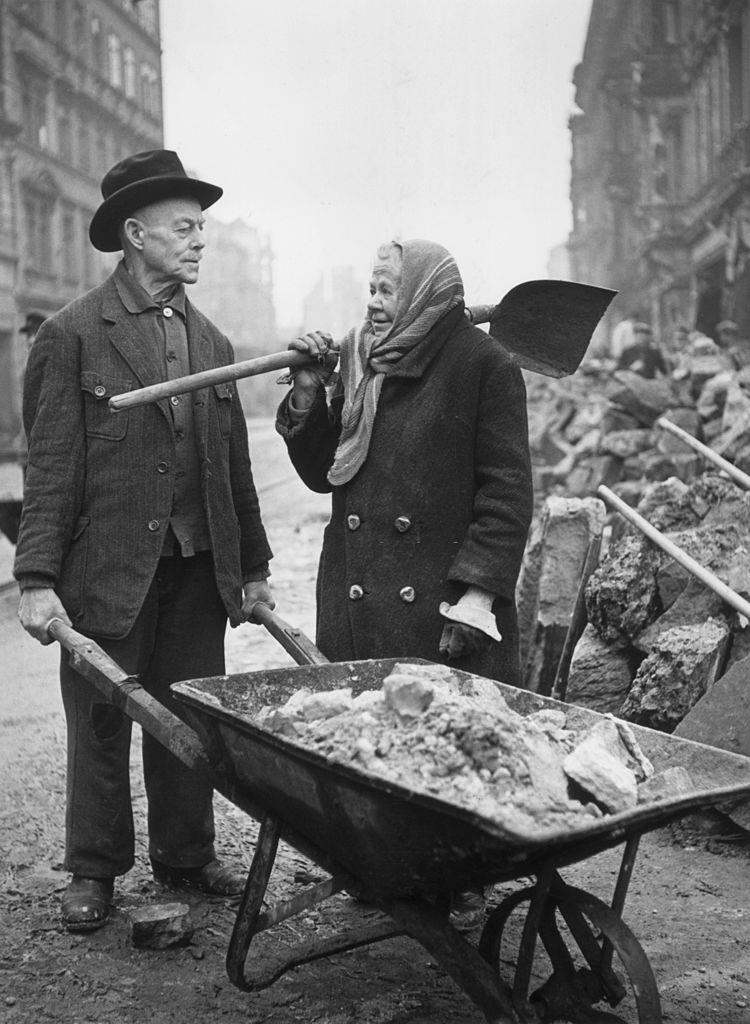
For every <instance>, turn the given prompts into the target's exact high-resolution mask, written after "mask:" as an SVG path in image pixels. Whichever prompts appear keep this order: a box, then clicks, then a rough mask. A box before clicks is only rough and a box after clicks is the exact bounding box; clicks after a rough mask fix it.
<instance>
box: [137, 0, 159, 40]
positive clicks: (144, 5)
mask: <svg viewBox="0 0 750 1024" xmlns="http://www.w3.org/2000/svg"><path fill="white" fill-rule="evenodd" d="M136 12H137V14H138V22H139V24H140V26H141V28H144V29H145V30H146V31H147V32H148V33H149V35H152V36H155V35H156V5H155V4H154V0H137V3H136Z"/></svg>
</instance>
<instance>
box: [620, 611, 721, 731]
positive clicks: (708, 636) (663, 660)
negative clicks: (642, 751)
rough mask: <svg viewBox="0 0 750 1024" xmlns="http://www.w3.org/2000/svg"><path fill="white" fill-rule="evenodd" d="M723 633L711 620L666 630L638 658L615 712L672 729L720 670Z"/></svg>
mask: <svg viewBox="0 0 750 1024" xmlns="http://www.w3.org/2000/svg"><path fill="white" fill-rule="evenodd" d="M729 635H730V634H729V627H728V626H727V624H726V623H725V622H723V621H721V620H717V619H709V620H708V621H707V622H703V623H700V624H697V625H693V626H676V627H674V628H673V629H669V630H666V631H665V632H664V633H662V634H661V636H660V637H658V639H657V640H656V641H655V642H654V644H653V646H652V649H651V653H650V654H649V655H648V656H647V657H646V658H644V660H643V661H642V662H641V664H640V667H639V668H638V671H637V672H636V675H635V679H634V680H633V685H632V687H631V688H630V693H629V694H628V696H627V697H626V698H625V701H624V702H623V705H622V709H621V711H620V716H621V717H622V718H625V719H628V720H630V721H633V722H638V723H640V724H642V725H648V726H650V727H651V728H652V729H660V730H662V731H663V732H672V731H673V730H674V728H675V726H676V725H677V724H678V723H679V722H680V721H681V720H682V719H683V718H684V717H685V715H686V714H687V713H688V711H689V710H690V709H691V708H692V707H693V705H694V704H695V703H696V702H697V701H698V700H700V698H701V697H702V696H703V694H704V693H705V692H706V690H707V689H708V687H709V686H711V685H712V684H713V682H714V681H715V679H716V678H717V677H718V675H719V674H720V672H721V671H722V669H723V666H724V661H725V655H726V651H727V646H728V643H729Z"/></svg>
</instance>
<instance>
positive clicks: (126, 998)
mask: <svg viewBox="0 0 750 1024" xmlns="http://www.w3.org/2000/svg"><path fill="white" fill-rule="evenodd" d="M253 439H254V448H253V451H254V454H255V458H254V461H255V465H256V478H257V479H258V481H259V483H260V484H261V486H265V489H264V491H263V493H262V499H261V500H262V506H263V511H264V516H265V518H266V521H267V524H268V526H269V533H270V535H271V542H272V546H273V548H274V550H275V552H276V559H275V561H274V564H273V567H274V575H273V579H272V583H273V585H274V589H275V593H276V597H277V601H278V611H279V613H280V614H281V615H282V616H283V617H284V618H285V619H287V620H288V621H289V622H292V623H294V624H295V625H298V626H300V627H301V628H302V629H303V630H304V631H305V632H307V633H308V635H312V634H313V632H314V579H315V568H316V560H317V552H318V550H319V545H320V538H321V533H322V528H323V525H324V522H325V519H326V508H327V501H326V499H325V498H320V497H318V496H314V495H308V494H307V493H306V492H305V491H304V490H303V489H302V488H301V486H300V485H298V484H296V483H286V484H281V483H280V482H279V481H280V479H281V478H283V477H284V475H285V474H286V471H287V467H286V463H285V461H284V460H285V455H284V453H283V451H282V449H281V447H280V442H279V441H278V439H277V438H275V436H274V435H273V433H272V432H271V431H270V430H269V428H268V426H267V425H266V424H261V425H260V426H258V427H256V428H255V429H254V430H253ZM3 554H4V551H3V550H0V562H1V561H2V556H3ZM6 554H7V553H6ZM6 561H7V560H6ZM6 576H7V572H6ZM0 582H2V580H1V579H0ZM16 603H17V602H16V596H15V594H14V593H12V592H9V593H5V594H3V595H2V596H0V645H1V646H0V650H2V667H0V677H1V682H0V773H1V774H0V779H2V787H1V788H0V819H1V823H2V827H1V828H0V928H2V940H1V942H0V1020H2V1021H8V1022H9V1024H37V1022H43V1021H53V1022H59V1024H103V1022H105V1021H106V1022H107V1024H136V1022H138V1024H143V1022H146V1021H147V1022H149V1024H193V1022H195V1024H208V1022H212V1024H213V1022H215V1021H217V1020H220V1019H226V1020H230V1021H232V1020H234V1021H243V1020H247V1021H251V1022H261V1021H264V1022H271V1024H288V1022H296V1021H301V1022H313V1021H317V1022H322V1024H354V1022H358V1024H360V1022H361V1024H407V1022H408V1024H442V1022H445V1024H448V1022H455V1024H464V1022H465V1024H478V1022H479V1021H482V1020H484V1017H483V1015H482V1014H481V1013H480V1012H479V1010H477V1008H476V1007H475V1006H474V1005H473V1004H472V1003H471V1002H470V1000H469V999H468V997H466V996H465V995H464V994H463V993H462V992H461V991H460V990H459V988H458V987H457V985H456V984H455V983H454V982H453V981H452V980H451V979H450V978H449V977H448V976H447V975H446V974H445V973H444V971H443V970H442V968H440V967H438V966H437V965H436V963H435V962H434V961H432V960H431V958H430V956H429V955H428V954H427V953H426V951H425V950H424V949H423V948H422V947H421V946H420V945H418V944H416V943H415V942H413V941H412V940H409V939H406V938H400V939H392V940H388V941H386V942H383V943H380V944H377V945H372V946H368V947H364V948H363V949H360V950H357V951H353V952H350V953H346V954H341V955H338V956H335V957H331V958H328V959H324V960H321V961H318V962H316V963H313V964H308V965H305V966H302V967H299V968H297V969H294V970H292V971H290V972H289V973H287V974H286V975H284V976H283V977H282V978H281V979H280V980H279V981H277V982H276V983H275V984H273V985H272V986H270V987H269V988H266V989H264V990H262V991H259V992H256V993H250V994H246V993H242V992H240V991H239V990H237V989H235V988H234V987H233V986H232V985H231V983H230V982H229V980H228V978H227V975H226V972H225V966H224V957H225V954H226V950H227V946H228V942H229V937H230V934H231V929H232V925H233V923H234V916H235V910H236V903H233V902H232V901H230V900H207V899H203V898H200V897H197V896H185V895H183V894H180V895H175V894H174V893H172V892H170V891H169V890H164V889H161V888H160V887H158V886H157V885H156V884H155V883H154V882H153V880H152V878H151V875H150V872H149V870H148V862H147V856H146V850H145V842H144V836H145V797H144V792H143V785H142V779H141V775H140V766H139V756H138V750H137V744H134V752H133V761H132V778H133V792H134V808H135V814H136V824H137V832H138V849H137V863H136V866H135V868H134V869H133V870H132V871H131V872H130V873H129V874H128V875H127V876H126V877H125V878H122V879H120V880H119V881H118V884H117V887H116V909H115V913H114V915H113V917H112V920H111V922H110V923H109V924H108V925H107V927H105V928H103V929H101V930H99V931H96V932H93V933H89V934H87V935H71V934H68V933H67V932H65V931H64V930H63V929H62V927H61V925H60V922H59V916H58V914H59V912H58V904H59V898H60V893H61V892H62V890H63V889H64V887H65V885H66V883H67V878H68V876H67V875H66V873H64V872H63V871H62V869H61V861H62V857H63V848H62V837H63V813H64V790H65V778H64V741H65V727H64V722H63V718H62V709H61V704H60V699H59V695H58V692H57V685H56V668H57V659H58V653H57V651H56V650H55V649H54V648H51V647H50V648H41V647H40V646H39V645H37V644H35V643H34V642H33V641H31V640H30V639H29V638H27V637H25V636H24V634H23V633H22V632H21V630H20V627H19V626H18V625H17V623H16V621H15V610H16ZM227 652H228V666H227V668H228V671H229V672H231V673H235V672H243V671H251V670H253V669H258V668H266V667H274V666H281V665H286V664H290V659H289V658H288V657H287V655H286V654H284V652H283V651H281V649H280V648H279V647H278V645H276V643H275V642H274V641H273V640H272V639H271V638H270V637H269V636H268V635H267V634H265V632H264V631H262V630H260V629H259V628H257V627H252V626H244V627H241V628H240V629H239V630H234V631H230V632H229V633H228V640H227ZM216 807H217V825H218V849H219V853H220V855H221V856H222V857H224V858H226V859H229V860H232V861H234V862H236V863H239V864H241V865H243V866H245V867H248V866H249V863H250V859H251V856H252V851H253V843H254V839H255V835H256V831H257V825H256V823H255V822H254V821H253V820H252V819H251V818H249V817H248V816H247V815H245V814H244V813H242V812H240V811H239V810H238V809H237V808H236V807H234V806H233V805H232V804H229V803H228V802H227V801H225V800H224V799H223V798H221V797H217V799H216ZM714 824H715V823H714V822H713V820H712V821H710V822H708V821H706V822H699V821H697V820H696V819H691V820H690V821H689V822H683V823H681V825H680V826H679V827H674V828H672V829H669V830H666V829H665V830H659V831H655V832H652V833H650V834H649V835H647V836H646V837H644V839H643V841H642V843H641V850H640V853H639V855H638V860H637V862H636V868H635V873H634V877H633V881H632V883H631V887H630V891H629V894H628V899H627V902H626V906H625V911H624V914H623V917H624V919H625V921H626V922H627V923H628V924H629V925H630V927H631V928H632V930H633V931H634V932H635V934H636V936H637V937H638V939H639V941H640V942H641V944H642V946H643V947H644V949H645V951H646V954H647V955H648V958H649V960H650V962H651V965H652V967H653V970H654V973H655V976H656V979H657V983H658V986H659V990H660V993H661V998H662V1005H663V1012H664V1019H665V1021H667V1022H669V1024H689V1022H690V1024H708V1022H712V1024H749V1022H750V905H749V903H748V892H749V891H750V843H748V841H747V836H746V835H740V834H738V832H737V830H732V829H731V828H728V827H722V828H721V829H720V830H718V831H716V830H715V828H712V826H714ZM699 826H700V827H699ZM619 853H620V851H612V852H609V853H606V854H601V855H599V856H597V857H594V858H591V859H589V860H587V861H584V862H582V863H579V864H577V865H575V866H573V867H571V868H569V869H565V870H564V871H563V875H564V877H565V879H566V880H567V881H569V882H571V883H573V884H575V885H578V886H580V887H582V888H585V889H588V890H589V891H591V892H592V893H594V894H595V895H597V896H599V897H601V898H603V899H605V900H608V899H609V898H610V897H611V892H612V886H613V882H614V877H615V874H616V871H617V868H618V866H619ZM316 870H317V869H316V867H315V865H312V864H310V863H309V862H307V861H305V860H304V858H302V857H301V856H300V855H299V854H297V853H296V852H295V851H294V850H292V849H290V848H287V847H283V846H282V849H281V851H280V854H279V857H278V859H277V861H276V867H275V870H274V874H273V877H272V880H271V893H272V896H273V897H276V896H285V897H286V896H289V895H292V894H295V893H298V892H300V891H302V888H303V883H302V882H300V881H295V875H297V877H298V878H299V877H304V876H305V873H310V872H312V873H313V874H314V873H315V872H316ZM300 873H301V874H300ZM318 873H319V872H318ZM522 882H523V880H521V882H519V884H522ZM514 887H515V885H514V886H506V887H502V888H500V887H498V889H497V890H496V891H495V893H494V894H493V897H492V903H497V902H499V901H500V900H501V899H502V898H503V897H504V896H506V895H508V893H509V891H511V890H512V889H513V888H514ZM175 899H179V900H181V901H183V902H186V903H188V904H189V905H190V908H191V914H192V917H193V920H194V924H195V932H194V935H193V938H192V941H191V942H190V944H189V945H186V946H182V947H176V948H172V949H167V950H162V951H155V950H142V949H136V948H135V947H134V946H133V945H132V942H131V939H130V924H129V916H128V915H129V912H130V911H132V910H133V909H134V908H138V907H144V906H148V905H151V904H154V903H160V902H170V901H173V900H175ZM340 906H341V902H340V901H338V902H337V901H331V904H330V910H329V909H328V907H329V904H324V905H323V906H322V907H321V908H320V909H318V910H317V911H315V912H313V913H310V914H307V915H304V917H303V918H301V919H299V920H298V919H296V918H295V919H293V920H292V921H290V922H288V923H287V924H285V925H282V926H276V928H275V929H272V930H271V931H269V932H268V933H267V935H266V936H265V937H264V942H265V943H266V945H267V948H268V949H269V951H270V952H274V951H275V949H276V947H277V946H279V945H280V944H281V943H283V942H284V941H285V940H286V939H287V938H288V937H289V936H290V935H292V933H294V932H296V931H299V930H302V929H307V930H309V929H313V930H314V929H322V928H324V927H325V925H326V923H327V921H329V920H330V914H332V913H334V912H336V910H337V907H340ZM514 929H515V930H514V931H511V938H513V936H514V935H515V937H516V938H517V937H518V928H517V927H515V925H514ZM476 938H477V936H470V941H476ZM503 956H504V962H503V965H502V972H503V975H504V976H505V977H506V978H507V979H508V980H510V978H511V974H510V971H511V967H512V960H513V957H512V954H511V953H508V954H507V955H506V954H505V951H504V952H503ZM506 961H507V962H506ZM617 1012H618V1013H620V1014H621V1016H622V1018H623V1019H624V1020H626V1021H628V1022H631V1021H632V1022H635V1021H636V1020H637V1016H635V1011H634V1010H633V1008H632V1003H630V1002H629V1003H628V1004H627V1006H626V1009H625V1010H622V1009H620V1010H618V1011H617ZM599 1019H601V1020H604V1019H605V1018H604V1017H602V1018H599ZM610 1019H611V1018H610Z"/></svg>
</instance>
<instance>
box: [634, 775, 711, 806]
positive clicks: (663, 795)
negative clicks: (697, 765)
mask: <svg viewBox="0 0 750 1024" xmlns="http://www.w3.org/2000/svg"><path fill="white" fill-rule="evenodd" d="M696 789H697V787H696V785H695V782H694V781H693V779H692V777H691V775H690V772H689V771H688V770H687V768H683V767H682V765H673V766H672V767H671V768H665V769H664V771H663V772H657V773H656V774H655V775H652V776H651V778H650V779H646V780H645V781H644V782H642V783H641V784H640V785H639V787H638V803H639V804H653V803H656V802H657V801H658V800H677V799H679V797H681V796H687V795H688V794H689V793H694V792H695V790H696Z"/></svg>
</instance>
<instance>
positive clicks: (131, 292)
mask: <svg viewBox="0 0 750 1024" xmlns="http://www.w3.org/2000/svg"><path fill="white" fill-rule="evenodd" d="M114 279H115V287H116V288H117V294H118V295H119V296H120V301H121V302H122V304H123V306H124V307H125V309H126V310H127V311H128V313H145V311H146V310H147V309H159V310H161V309H163V308H164V306H171V307H172V309H174V310H175V311H176V312H177V313H179V314H180V316H181V317H182V318H183V320H184V319H185V287H184V285H182V284H176V285H175V289H174V292H173V293H172V295H171V296H170V298H169V299H165V300H163V301H160V302H157V300H156V299H154V298H153V297H152V296H151V295H149V293H148V292H147V291H146V289H145V288H144V287H143V286H142V285H140V284H138V282H137V281H136V279H135V278H134V277H133V276H132V275H131V274H129V273H128V269H127V267H126V266H125V260H120V262H119V263H118V264H117V267H116V268H115V273H114Z"/></svg>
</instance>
